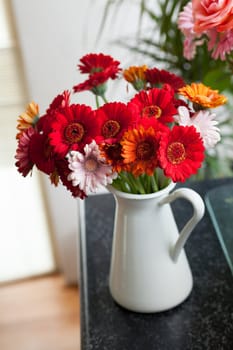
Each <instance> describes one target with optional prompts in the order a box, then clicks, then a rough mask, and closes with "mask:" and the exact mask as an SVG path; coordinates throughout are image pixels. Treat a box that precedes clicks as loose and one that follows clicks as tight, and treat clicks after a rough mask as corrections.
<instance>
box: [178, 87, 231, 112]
mask: <svg viewBox="0 0 233 350" xmlns="http://www.w3.org/2000/svg"><path fill="white" fill-rule="evenodd" d="M178 92H179V93H180V94H181V95H183V96H185V97H186V98H187V99H188V100H190V101H192V102H194V103H197V104H198V105H201V106H203V107H207V108H213V107H218V106H221V105H223V104H224V103H226V102H227V98H226V97H225V96H224V95H220V94H219V93H218V90H212V89H211V88H210V87H208V86H205V85H204V84H202V83H192V84H191V85H186V86H184V87H182V88H180V89H179V90H178Z"/></svg>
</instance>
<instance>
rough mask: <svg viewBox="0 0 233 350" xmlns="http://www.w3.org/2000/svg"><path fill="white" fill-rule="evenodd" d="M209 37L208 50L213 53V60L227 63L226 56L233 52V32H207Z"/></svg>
mask: <svg viewBox="0 0 233 350" xmlns="http://www.w3.org/2000/svg"><path fill="white" fill-rule="evenodd" d="M207 36H208V37H209V42H208V50H209V51H213V52H212V57H213V59H215V60H216V59H218V58H220V60H222V61H225V59H226V55H227V54H229V53H230V52H231V51H232V50H233V30H232V29H231V30H228V31H226V32H224V33H218V32H217V31H216V30H215V29H212V30H209V31H208V32H207Z"/></svg>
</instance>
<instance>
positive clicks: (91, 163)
mask: <svg viewBox="0 0 233 350" xmlns="http://www.w3.org/2000/svg"><path fill="white" fill-rule="evenodd" d="M84 166H85V170H86V171H88V172H90V173H93V172H94V171H95V170H96V169H97V168H98V162H97V161H96V159H94V158H88V159H87V160H86V161H85V165H84Z"/></svg>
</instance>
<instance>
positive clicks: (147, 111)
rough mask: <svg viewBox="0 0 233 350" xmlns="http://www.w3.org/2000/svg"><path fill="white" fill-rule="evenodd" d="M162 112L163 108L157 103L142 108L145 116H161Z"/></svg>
mask: <svg viewBox="0 0 233 350" xmlns="http://www.w3.org/2000/svg"><path fill="white" fill-rule="evenodd" d="M161 114H162V110H161V108H159V106H156V105H151V106H146V107H144V108H143V110H142V116H143V117H148V118H152V117H155V118H159V117H160V116H161Z"/></svg>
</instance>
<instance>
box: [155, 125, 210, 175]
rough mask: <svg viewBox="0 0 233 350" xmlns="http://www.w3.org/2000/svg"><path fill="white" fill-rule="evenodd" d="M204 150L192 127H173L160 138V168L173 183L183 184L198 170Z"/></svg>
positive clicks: (198, 136) (198, 135)
mask: <svg viewBox="0 0 233 350" xmlns="http://www.w3.org/2000/svg"><path fill="white" fill-rule="evenodd" d="M204 150H205V148H204V145H203V142H202V139H201V136H200V134H199V133H198V132H197V131H196V129H195V128H194V127H193V126H174V128H173V129H172V130H170V131H169V132H167V133H165V134H163V136H162V138H161V141H160V147H159V152H158V156H159V162H160V166H161V168H162V169H163V170H164V173H165V175H166V176H168V177H171V179H172V180H173V181H174V182H178V181H181V182H183V181H185V180H186V179H187V178H189V177H190V176H191V175H193V174H195V173H196V172H197V170H198V169H199V168H200V166H201V163H202V161H203V159H204Z"/></svg>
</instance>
